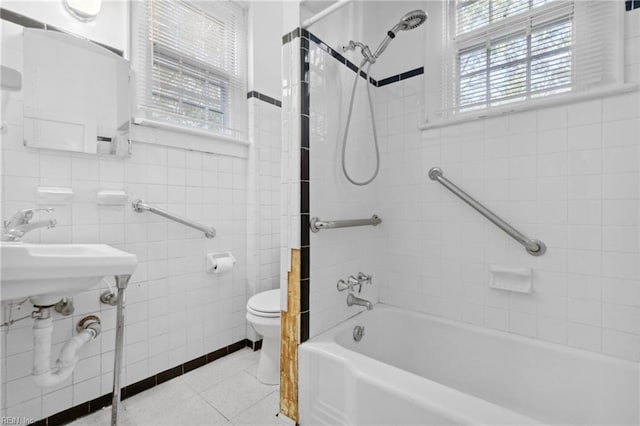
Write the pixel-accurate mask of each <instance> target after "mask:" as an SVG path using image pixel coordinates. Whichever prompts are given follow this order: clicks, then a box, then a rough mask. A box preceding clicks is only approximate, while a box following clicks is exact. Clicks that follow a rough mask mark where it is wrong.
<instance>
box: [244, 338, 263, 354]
mask: <svg viewBox="0 0 640 426" xmlns="http://www.w3.org/2000/svg"><path fill="white" fill-rule="evenodd" d="M247 346H248V347H249V348H250V349H252V350H253V351H254V352H255V351H259V350H260V349H262V339H260V340H256V341H255V342H254V341H251V340H249V343H248V344H247Z"/></svg>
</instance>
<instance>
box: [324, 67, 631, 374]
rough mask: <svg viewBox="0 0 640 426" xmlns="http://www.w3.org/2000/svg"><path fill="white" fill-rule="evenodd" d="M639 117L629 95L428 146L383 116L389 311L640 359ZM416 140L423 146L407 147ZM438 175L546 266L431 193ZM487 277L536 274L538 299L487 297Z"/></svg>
mask: <svg viewBox="0 0 640 426" xmlns="http://www.w3.org/2000/svg"><path fill="white" fill-rule="evenodd" d="M420 78H422V77H420ZM416 81H418V80H415V79H414V81H413V82H412V84H415V82H416ZM378 90H379V91H382V92H383V93H381V94H380V95H379V96H378V97H377V101H378V104H377V105H376V110H382V111H385V110H387V111H388V110H389V109H390V108H395V107H394V106H393V105H394V102H396V101H395V100H394V99H397V96H398V93H399V90H398V88H397V87H395V88H394V87H393V85H390V86H388V88H387V87H383V88H380V89H378ZM385 91H386V93H385ZM408 93H409V95H408V96H410V93H411V91H408ZM402 96H407V94H405V93H403V95H402ZM396 103H397V102H396ZM638 105H640V96H639V95H638V92H633V93H628V94H623V95H616V96H609V97H604V98H601V99H595V100H591V101H587V102H579V103H575V104H568V105H564V106H556V107H553V108H543V109H539V110H535V111H530V112H527V113H520V114H512V115H509V116H504V117H497V118H490V119H481V120H478V121H476V122H473V123H466V124H459V125H453V126H449V127H443V128H440V129H431V130H427V131H424V132H422V134H420V132H419V131H417V130H413V129H415V128H416V126H415V125H414V126H411V127H408V128H407V127H400V125H399V119H398V117H397V116H393V115H392V116H387V119H386V121H387V126H386V134H385V133H384V131H382V132H380V133H381V139H382V140H385V141H387V145H386V146H385V151H384V154H383V157H382V172H381V177H380V179H379V181H378V182H376V184H375V185H376V188H377V191H378V197H377V198H378V200H377V203H378V208H377V210H378V211H379V213H380V215H381V216H382V217H383V218H385V219H386V220H385V224H384V227H382V228H381V229H382V232H383V240H382V241H383V243H382V245H381V247H383V249H382V251H381V254H380V255H381V256H382V257H383V258H385V259H390V260H392V261H390V262H389V263H388V264H387V265H386V266H385V271H384V272H383V274H388V276H391V277H394V279H393V282H392V281H390V280H388V279H387V280H385V281H383V283H382V284H381V285H380V300H381V301H382V302H385V303H389V304H392V305H397V306H403V307H406V308H409V309H414V310H419V311H424V312H428V313H431V314H435V315H440V316H444V317H447V318H451V319H456V320H461V321H464V322H469V323H472V324H475V325H480V326H484V327H489V328H496V329H500V330H505V331H508V332H511V333H516V334H521V335H524V336H528V337H533V338H539V339H542V340H546V341H551V342H556V343H561V344H567V345H569V346H574V347H579V348H583V349H587V350H591V351H596V352H603V353H606V354H609V355H613V356H615V357H619V358H623V359H630V360H634V361H638V360H640V351H639V349H638V348H639V347H640V332H639V330H638V328H637V326H636V324H637V323H638V321H639V319H638V318H640V317H639V316H638V315H640V314H639V312H640V310H639V309H640V308H639V305H640V293H638V288H640V272H639V271H638V258H639V256H640V252H639V251H638V247H639V245H640V244H639V243H638V241H639V236H640V229H639V226H638V225H639V217H640V215H639V213H638V212H639V206H640V201H639V196H640V186H639V185H640V174H639V172H640V167H639V163H638V161H639V158H640V152H639V148H638V144H637V141H638V140H640V113H639V111H638ZM403 114H404V113H403ZM380 128H383V127H380ZM405 129H406V130H405ZM415 138H419V140H421V144H420V145H418V146H414V145H411V142H410V141H412V140H414V139H415ZM392 140H393V142H391V141H392ZM436 165H438V166H441V167H442V168H443V169H444V171H445V173H446V175H447V177H448V178H449V179H451V180H452V181H453V182H455V183H456V184H457V185H459V186H460V187H462V188H464V189H465V190H466V191H467V192H469V193H470V194H472V195H473V196H474V197H476V198H477V199H478V200H480V201H481V202H483V203H485V204H486V205H487V206H488V207H489V208H491V209H493V210H494V211H496V212H497V213H498V214H499V215H501V216H503V217H504V218H505V219H506V220H507V221H508V222H510V223H512V224H513V225H514V226H515V227H516V228H518V229H521V230H522V231H523V232H524V233H525V234H527V235H529V236H531V237H535V238H540V239H541V240H543V241H544V242H545V243H546V244H547V247H548V251H547V253H546V254H545V255H544V256H542V257H540V258H535V257H532V256H529V255H528V254H526V252H525V251H524V250H523V249H522V247H521V246H520V245H518V244H517V243H516V242H514V241H513V240H511V239H510V238H509V237H508V236H507V235H506V234H504V233H503V232H502V231H500V230H498V229H497V228H496V227H495V226H494V225H493V224H491V223H489V222H488V221H486V220H484V219H483V218H482V217H481V216H479V215H478V214H477V213H476V212H474V211H473V210H471V209H469V208H467V207H466V206H465V205H464V204H462V203H460V201H459V200H457V199H455V197H454V196H453V195H452V194H451V193H449V192H448V191H446V190H445V189H444V188H442V187H441V186H440V185H437V184H435V183H433V182H432V181H430V180H429V179H428V178H427V176H426V172H427V171H428V169H429V168H430V167H432V166H436ZM491 264H509V265H517V266H526V267H531V268H533V270H534V292H533V293H532V294H531V295H524V296H523V295H519V294H508V293H505V292H501V291H498V290H492V289H489V288H487V280H488V268H489V265H491ZM415 265H421V267H420V268H418V270H416V268H415V267H414V266H415ZM416 282H418V283H420V285H418V286H416V285H415V283H416ZM312 322H313V318H312Z"/></svg>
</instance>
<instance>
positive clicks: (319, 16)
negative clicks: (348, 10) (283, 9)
mask: <svg viewBox="0 0 640 426" xmlns="http://www.w3.org/2000/svg"><path fill="white" fill-rule="evenodd" d="M352 1H353V0H338V1H337V2H335V3H334V4H332V5H331V6H329V7H327V8H326V9H324V10H323V11H321V12H320V13H316V14H315V15H313V16H312V17H311V18H309V19H306V20H304V21H302V25H300V26H301V27H302V28H304V29H307V28H309V27H310V26H311V25H313V24H315V23H316V22H318V21H319V20H321V19H322V18H324V17H325V16H328V15H331V14H332V13H333V12H335V11H336V10H338V9H342V8H343V7H345V6H346V5H348V4H349V3H351V2H352Z"/></svg>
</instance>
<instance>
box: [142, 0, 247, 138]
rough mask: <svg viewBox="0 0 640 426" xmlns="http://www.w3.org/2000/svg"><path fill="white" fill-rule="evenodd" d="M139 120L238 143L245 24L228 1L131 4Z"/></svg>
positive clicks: (243, 91) (243, 124)
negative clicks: (233, 139)
mask: <svg viewBox="0 0 640 426" xmlns="http://www.w3.org/2000/svg"><path fill="white" fill-rule="evenodd" d="M132 22H133V28H132V41H133V43H132V62H133V67H134V69H135V71H136V85H137V90H136V92H137V96H138V99H137V101H138V115H139V116H140V118H143V119H147V120H152V121H161V122H166V123H170V124H174V125H179V126H184V127H189V128H195V129H200V130H207V131H211V132H214V133H218V134H221V135H224V136H229V137H234V138H242V137H243V136H245V133H246V131H245V129H246V72H245V70H246V40H245V38H246V36H245V34H246V24H245V16H244V9H242V8H241V7H240V6H238V5H236V4H234V3H232V2H229V1H215V2H204V1H202V2H199V1H189V2H187V1H181V0H178V1H176V0H173V1H169V0H146V1H139V2H132Z"/></svg>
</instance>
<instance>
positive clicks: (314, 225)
mask: <svg viewBox="0 0 640 426" xmlns="http://www.w3.org/2000/svg"><path fill="white" fill-rule="evenodd" d="M381 223H382V219H380V218H379V217H378V215H375V214H374V215H373V216H371V218H370V219H351V220H327V221H324V220H320V219H318V218H317V217H312V218H311V223H310V227H311V231H312V232H318V231H319V230H321V229H332V228H349V227H351V226H366V225H371V226H376V225H379V224H381Z"/></svg>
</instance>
